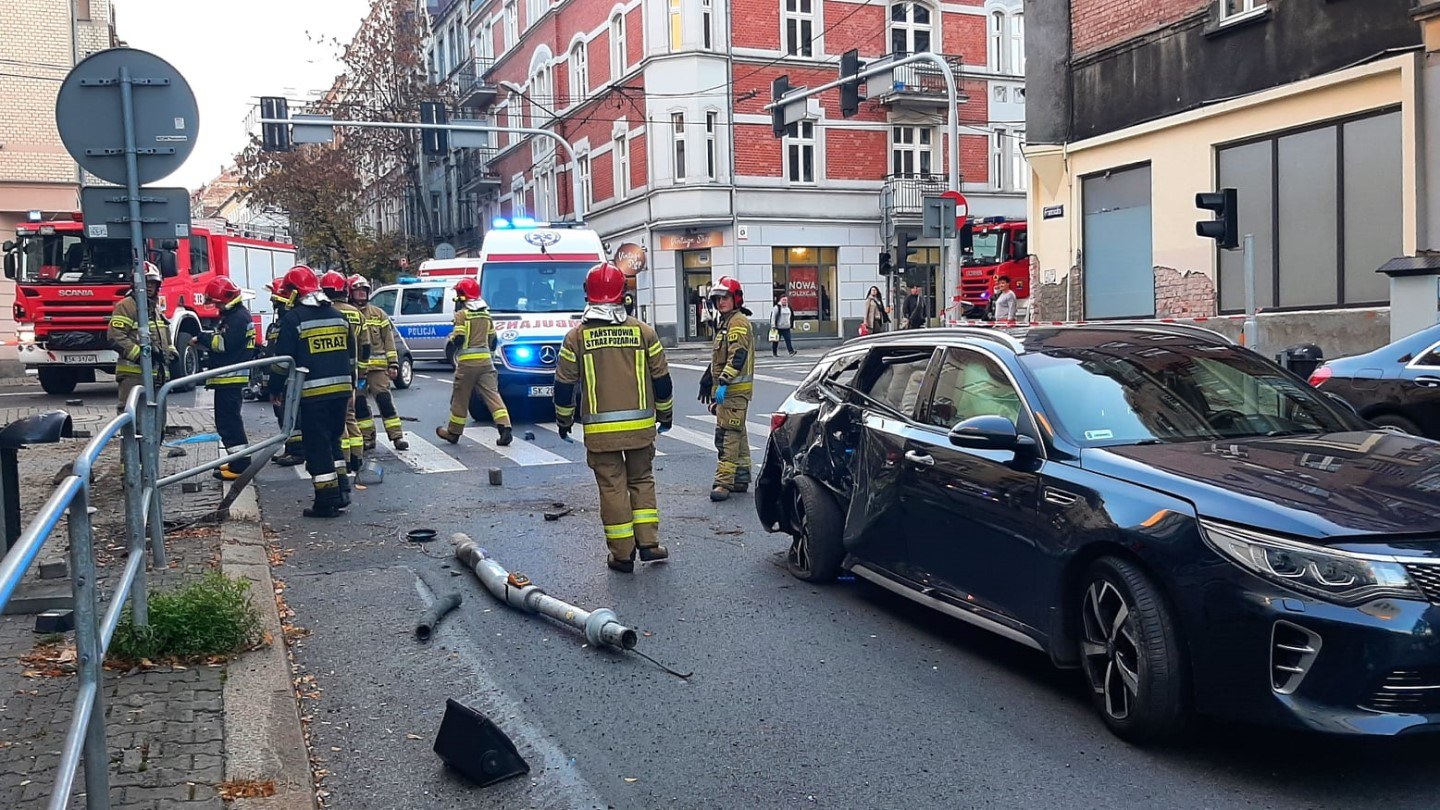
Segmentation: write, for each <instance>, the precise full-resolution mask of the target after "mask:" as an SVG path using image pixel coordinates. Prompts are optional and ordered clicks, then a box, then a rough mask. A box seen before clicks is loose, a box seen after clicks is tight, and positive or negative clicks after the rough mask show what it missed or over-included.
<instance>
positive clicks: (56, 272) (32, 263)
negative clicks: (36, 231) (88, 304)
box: [17, 233, 134, 284]
mask: <svg viewBox="0 0 1440 810" xmlns="http://www.w3.org/2000/svg"><path fill="white" fill-rule="evenodd" d="M19 252H20V267H19V268H18V270H19V272H18V278H17V280H18V281H21V282H26V283H31V284H34V283H43V282H63V283H72V284H73V283H104V282H109V283H112V284H113V283H123V282H126V281H129V280H130V278H131V273H132V272H133V268H134V265H132V264H131V260H130V242H129V241H127V240H125V239H81V238H80V234H78V233H63V234H62V233H57V234H52V235H45V236H30V237H25V238H22V239H21V241H20V250H19Z"/></svg>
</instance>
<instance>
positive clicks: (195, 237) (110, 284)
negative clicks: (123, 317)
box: [4, 214, 295, 394]
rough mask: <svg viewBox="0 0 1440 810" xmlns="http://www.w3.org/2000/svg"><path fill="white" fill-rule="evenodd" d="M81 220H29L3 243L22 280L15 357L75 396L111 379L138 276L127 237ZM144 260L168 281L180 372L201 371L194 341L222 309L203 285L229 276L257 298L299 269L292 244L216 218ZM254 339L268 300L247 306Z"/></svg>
mask: <svg viewBox="0 0 1440 810" xmlns="http://www.w3.org/2000/svg"><path fill="white" fill-rule="evenodd" d="M84 228H85V225H84V223H83V222H82V221H81V219H80V216H79V215H78V214H77V215H75V216H74V217H73V218H72V219H69V220H58V221H51V222H28V223H23V224H21V225H20V226H19V227H17V228H16V231H15V236H16V239H15V241H13V242H12V241H7V242H5V244H4V253H5V276H6V277H7V278H11V279H14V280H15V286H16V290H15V322H16V324H17V330H16V331H17V338H18V357H19V360H20V362H22V363H24V364H25V365H27V366H34V367H35V368H36V373H37V375H38V376H39V378H40V385H41V387H43V388H44V389H45V391H46V392H48V393H51V394H68V393H70V392H71V391H73V390H75V386H76V385H77V384H78V383H82V382H94V381H95V372H96V371H97V370H99V371H104V372H107V373H112V374H113V373H114V371H115V360H116V355H115V352H114V350H112V349H111V348H110V345H109V343H108V342H107V341H106V339H105V332H106V328H107V326H108V324H109V319H110V312H111V311H112V310H113V309H114V308H115V303H116V302H117V301H119V300H120V299H121V298H124V297H125V295H126V294H127V293H128V292H129V290H130V283H131V278H132V274H133V272H134V270H133V265H132V260H131V255H130V241H129V240H128V239H91V238H89V237H88V236H86V235H85V230H84ZM146 253H147V258H148V259H149V260H150V261H152V262H154V263H155V265H156V266H158V267H159V268H160V270H161V273H162V274H163V275H164V276H165V279H164V281H163V282H162V283H161V285H160V306H161V309H162V311H163V312H164V313H165V317H166V318H168V319H169V320H170V330H171V336H172V337H173V338H174V341H175V347H176V349H177V350H178V351H179V352H180V357H179V359H177V360H176V362H175V364H174V366H173V367H172V368H171V369H170V373H171V374H172V375H175V376H182V375H185V374H192V373H194V372H195V371H197V370H199V367H200V357H199V353H198V350H197V349H196V348H195V347H193V346H191V345H190V337H191V336H195V335H199V334H200V332H201V330H202V329H209V328H211V327H213V326H214V324H215V321H216V318H217V317H218V315H219V313H218V312H217V311H216V309H215V307H213V306H210V305H208V304H206V302H205V293H204V290H205V285H206V284H207V283H209V281H210V280H211V279H212V278H215V277H216V276H229V277H230V278H232V279H234V281H235V283H236V284H237V285H238V286H239V287H240V288H241V289H242V290H248V291H250V292H251V293H255V292H256V291H258V290H260V289H261V288H262V287H263V286H264V285H265V284H266V283H267V282H269V281H272V280H274V279H275V277H276V276H277V275H280V274H283V273H284V272H285V271H286V270H287V269H289V268H290V267H291V266H292V265H294V264H295V246H294V245H291V244H288V243H286V242H277V241H270V240H267V239H259V238H253V237H250V236H246V235H243V234H242V233H240V232H239V231H236V230H233V229H231V228H229V227H227V226H226V225H224V224H223V223H219V222H197V223H196V224H195V226H194V227H192V228H191V236H190V237H188V238H186V239H180V240H166V241H164V242H159V243H155V242H152V243H150V244H149V245H148V246H147V251H146ZM248 303H249V306H250V310H251V313H252V314H253V315H254V316H255V319H256V327H257V334H260V335H263V334H264V333H265V326H267V325H268V324H269V320H270V318H272V317H274V311H273V309H272V308H271V303H270V297H269V296H268V295H255V296H254V297H253V299H252V300H251V301H249V302H248Z"/></svg>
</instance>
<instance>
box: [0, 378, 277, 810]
mask: <svg viewBox="0 0 1440 810" xmlns="http://www.w3.org/2000/svg"><path fill="white" fill-rule="evenodd" d="M92 400H93V401H94V402H95V404H94V405H90V404H87V405H85V406H79V407H72V408H67V409H66V410H69V411H70V412H71V413H72V416H74V418H75V425H76V428H77V430H90V431H92V432H96V431H98V430H99V428H100V427H101V426H102V425H103V424H104V423H105V420H108V419H110V418H112V417H113V416H114V410H113V406H111V405H110V403H109V401H108V400H103V406H102V405H101V403H102V398H100V397H93V398H92ZM7 405H11V406H12V407H7V408H4V409H0V424H3V423H5V422H8V421H9V420H10V419H14V418H17V417H18V416H23V415H26V409H25V408H23V407H14V406H15V405H16V403H14V402H10V403H7ZM48 409H49V408H48V407H45V408H35V409H31V410H32V411H40V410H48ZM168 425H169V427H168V428H167V436H166V441H167V442H169V441H175V440H177V439H181V438H184V437H185V436H186V435H195V434H202V433H211V432H213V431H214V426H213V420H212V417H211V414H210V413H209V412H208V410H202V409H198V408H183V407H172V408H171V410H170V414H169V418H168ZM86 441H88V439H83V438H81V439H75V440H71V441H65V442H62V443H60V444H58V445H49V446H37V447H31V448H28V449H26V450H23V451H22V452H21V480H22V485H21V486H22V494H21V500H22V506H23V509H24V520H25V522H26V523H28V522H29V520H30V518H31V517H32V516H33V514H34V513H35V511H36V510H37V509H38V508H39V506H40V505H41V504H42V503H43V502H44V500H45V499H46V498H47V497H48V496H49V494H50V492H51V491H52V490H53V487H54V478H55V475H56V471H57V470H58V469H59V468H60V467H61V465H62V464H64V463H65V462H67V461H73V460H74V457H75V456H76V454H78V453H79V452H80V450H81V449H82V448H83V446H84V442H86ZM178 446H179V447H181V448H183V449H184V455H183V456H182V455H177V456H173V457H172V456H170V455H169V453H168V452H167V450H168V448H167V450H162V453H161V463H162V468H163V470H164V472H163V473H162V474H166V475H168V474H170V473H172V472H178V471H180V470H183V469H185V468H187V467H191V466H194V465H196V464H200V463H203V462H205V461H208V460H213V459H214V458H217V457H218V454H219V446H218V444H217V443H215V442H203V443H192V444H181V445H178ZM123 475H124V473H123V471H122V470H121V469H120V464H119V456H118V450H116V449H115V448H113V447H112V448H111V449H108V450H107V451H106V453H105V454H104V455H102V457H101V462H100V464H98V465H97V467H96V477H95V479H94V483H93V490H92V491H93V492H94V496H93V499H92V505H93V506H95V507H97V509H98V511H97V512H96V513H95V514H94V516H93V523H94V528H95V546H96V556H97V560H98V561H99V563H100V564H101V566H102V568H101V575H100V582H99V589H100V592H101V607H100V610H101V611H102V613H103V611H104V610H105V606H106V605H108V604H109V601H110V596H111V590H112V588H113V584H114V580H115V579H116V578H117V577H118V576H119V574H120V573H121V571H122V569H123V566H124V563H125V559H126V556H125V540H124V525H123V521H124V505H123V500H122V499H121V497H120V486H121V482H122V481H123ZM192 480H194V481H198V482H202V486H201V488H200V490H199V491H198V492H183V491H182V488H181V487H180V486H176V487H171V488H168V489H167V490H166V491H165V495H164V500H165V518H166V520H167V524H168V523H169V522H170V521H177V520H178V521H181V522H184V521H186V520H190V519H194V518H195V517H197V516H200V515H203V514H205V513H208V512H211V511H213V510H214V509H215V508H216V507H217V506H218V505H219V503H220V501H221V499H222V497H223V492H222V490H221V484H220V482H218V481H216V480H214V479H213V478H211V477H210V474H209V473H206V474H204V475H203V476H199V477H196V478H194V479H192ZM221 544H222V533H221V527H220V526H194V527H190V528H182V529H178V530H173V531H171V532H169V533H168V536H167V550H168V553H169V567H168V568H166V569H164V570H159V571H156V570H154V569H153V568H152V569H151V573H150V587H151V590H152V592H153V591H154V590H157V589H164V588H169V587H173V586H175V585H177V584H180V583H183V582H186V581H189V580H192V579H196V578H199V577H200V576H201V575H203V574H204V573H205V572H207V571H210V570H214V569H216V568H217V567H218V566H219V560H220V547H221ZM46 545H47V552H46V555H45V557H46V558H48V559H56V558H64V557H65V555H66V554H67V553H68V552H67V544H66V542H65V535H64V523H63V522H62V524H61V526H60V527H59V528H58V529H57V531H56V534H55V535H54V536H52V537H51V539H50V541H49V542H48V543H47V544H46ZM252 598H253V599H255V600H256V605H257V607H260V608H261V609H262V611H263V610H264V609H265V606H264V604H263V602H262V600H269V599H272V598H273V595H272V594H268V593H255V592H252ZM34 621H35V617H34V616H24V615H20V616H14V615H12V616H0V807H3V808H14V809H15V810H19V809H20V808H31V807H44V806H46V803H47V802H48V800H49V795H50V792H51V788H52V786H53V784H54V781H55V777H56V769H57V766H58V764H59V759H60V751H61V747H62V745H63V741H64V737H65V732H66V729H67V728H68V725H69V722H70V718H71V713H72V710H73V706H74V700H75V695H76V692H77V690H78V679H77V677H76V676H75V675H73V674H60V675H58V676H56V675H55V674H53V673H55V671H56V669H57V666H56V662H55V659H54V658H53V657H52V658H51V659H50V660H49V661H39V660H36V659H34V658H32V659H31V660H30V661H29V662H26V661H25V660H22V659H23V658H24V657H25V656H27V655H31V654H32V653H33V652H34V650H35V649H36V645H37V641H39V640H40V637H38V636H36V635H35V634H34V633H33V632H32V631H33V628H34ZM73 638H74V634H73V633H69V634H66V637H65V639H64V640H63V641H60V644H62V645H63V644H69V645H72V646H73ZM278 641H279V640H278V639H277V642H278ZM52 649H53V648H52ZM59 668H60V669H64V665H63V664H60V665H59ZM225 679H226V666H225V665H205V664H200V665H197V666H178V665H176V666H171V665H161V666H158V667H154V668H143V669H142V668H138V667H137V668H134V669H131V670H130V671H126V672H121V671H113V670H107V671H106V675H105V681H104V688H103V695H104V701H105V711H106V717H107V720H108V752H109V755H110V773H111V782H110V784H111V797H110V799H111V806H112V807H115V808H137V809H138V808H162V807H163V808H174V807H187V808H188V807H197V808H203V807H211V808H221V807H224V806H225V803H224V802H223V801H222V799H221V798H220V795H219V792H218V788H219V787H220V785H221V784H222V782H223V781H224V779H225V778H226V777H225V756H226V744H225V717H224V711H225V709H224V705H223V701H224V688H225ZM84 789H85V788H84V777H83V766H82V768H81V769H80V771H79V773H77V776H76V781H75V790H74V792H73V794H72V799H71V802H70V807H73V808H82V807H84V806H85V800H84Z"/></svg>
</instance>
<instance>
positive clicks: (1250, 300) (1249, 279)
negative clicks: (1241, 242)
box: [1241, 233, 1259, 349]
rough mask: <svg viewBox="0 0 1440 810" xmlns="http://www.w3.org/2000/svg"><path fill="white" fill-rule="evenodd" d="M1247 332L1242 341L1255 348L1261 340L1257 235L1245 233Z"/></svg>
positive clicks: (1248, 346)
mask: <svg viewBox="0 0 1440 810" xmlns="http://www.w3.org/2000/svg"><path fill="white" fill-rule="evenodd" d="M1244 249H1245V333H1244V336H1243V338H1244V339H1243V340H1242V341H1241V342H1242V343H1244V344H1245V346H1246V347H1247V348H1250V349H1254V348H1255V345H1256V342H1257V341H1258V340H1259V335H1258V334H1257V333H1258V332H1259V324H1258V323H1256V321H1255V236H1254V235H1253V234H1248V233H1247V234H1245V247H1244Z"/></svg>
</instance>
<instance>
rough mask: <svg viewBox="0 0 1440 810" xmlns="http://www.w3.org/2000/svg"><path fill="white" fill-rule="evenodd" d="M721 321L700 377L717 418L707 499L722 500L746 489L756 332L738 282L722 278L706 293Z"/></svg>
mask: <svg viewBox="0 0 1440 810" xmlns="http://www.w3.org/2000/svg"><path fill="white" fill-rule="evenodd" d="M710 299H711V301H712V302H713V303H714V304H715V310H716V311H717V312H718V313H719V314H720V319H719V321H718V322H717V323H716V326H715V351H714V353H713V354H712V355H711V359H710V366H709V367H708V368H706V369H705V374H704V375H703V376H701V378H700V401H701V402H705V403H708V404H709V405H710V412H711V413H713V414H715V448H716V449H717V450H718V451H719V453H720V461H719V463H718V464H717V465H716V467H715V486H714V487H713V488H712V489H711V490H710V500H712V501H724V500H728V499H729V498H730V493H732V492H744V491H746V490H747V489H749V488H750V438H749V437H748V436H746V435H745V415H746V412H747V411H748V410H749V408H750V396H751V394H752V393H753V392H754V388H755V330H754V328H753V327H752V326H751V325H750V318H749V317H748V316H749V315H750V310H748V309H746V308H745V291H744V290H743V289H741V287H740V282H738V281H736V280H735V279H733V278H731V277H729V276H721V277H720V280H719V281H717V282H715V286H714V287H713V288H711V290H710Z"/></svg>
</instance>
